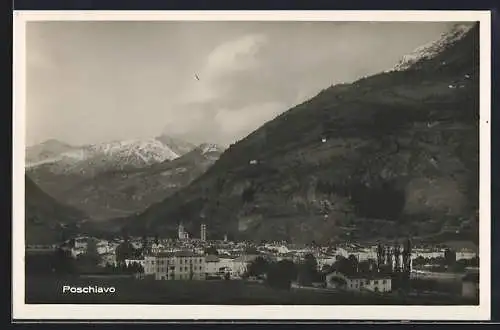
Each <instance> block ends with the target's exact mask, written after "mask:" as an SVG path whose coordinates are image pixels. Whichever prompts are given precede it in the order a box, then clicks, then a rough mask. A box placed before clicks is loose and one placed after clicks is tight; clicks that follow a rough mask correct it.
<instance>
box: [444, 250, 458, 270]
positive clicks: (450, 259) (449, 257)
mask: <svg viewBox="0 0 500 330" xmlns="http://www.w3.org/2000/svg"><path fill="white" fill-rule="evenodd" d="M456 258H457V253H456V252H455V251H453V250H451V249H446V250H445V251H444V260H445V263H446V266H453V265H454V264H455V262H456V260H457V259H456Z"/></svg>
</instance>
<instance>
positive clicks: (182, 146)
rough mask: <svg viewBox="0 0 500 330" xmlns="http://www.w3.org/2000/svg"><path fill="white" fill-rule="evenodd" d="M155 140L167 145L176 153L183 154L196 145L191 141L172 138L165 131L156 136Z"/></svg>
mask: <svg viewBox="0 0 500 330" xmlns="http://www.w3.org/2000/svg"><path fill="white" fill-rule="evenodd" d="M156 140H158V141H160V142H161V143H163V144H165V145H167V146H169V147H170V149H172V151H173V152H175V153H176V154H178V155H184V154H187V153H188V152H190V151H191V150H193V149H194V148H195V147H196V146H195V145H194V144H192V143H189V142H186V141H183V140H181V139H177V138H173V137H171V136H169V135H168V134H167V133H166V132H164V133H162V134H161V135H160V136H157V137H156Z"/></svg>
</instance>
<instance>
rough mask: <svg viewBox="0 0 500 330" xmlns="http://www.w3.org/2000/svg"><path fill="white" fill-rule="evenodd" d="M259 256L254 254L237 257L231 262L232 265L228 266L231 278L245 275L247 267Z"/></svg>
mask: <svg viewBox="0 0 500 330" xmlns="http://www.w3.org/2000/svg"><path fill="white" fill-rule="evenodd" d="M257 257H259V255H256V254H244V255H241V256H239V257H236V258H234V259H233V260H232V265H230V268H231V270H232V272H231V273H232V276H234V277H241V276H242V275H243V274H245V273H246V272H247V270H248V266H249V265H250V263H252V262H253V261H254V260H255V259H257Z"/></svg>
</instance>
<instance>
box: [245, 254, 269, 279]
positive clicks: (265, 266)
mask: <svg viewBox="0 0 500 330" xmlns="http://www.w3.org/2000/svg"><path fill="white" fill-rule="evenodd" d="M268 270H269V262H268V261H267V260H266V259H264V258H263V257H257V258H255V260H253V261H252V262H251V263H250V264H249V265H248V275H249V276H259V275H263V274H266V273H267V271H268Z"/></svg>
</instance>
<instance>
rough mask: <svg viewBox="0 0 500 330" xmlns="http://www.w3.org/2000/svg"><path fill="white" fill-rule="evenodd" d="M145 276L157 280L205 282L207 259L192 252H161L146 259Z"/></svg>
mask: <svg viewBox="0 0 500 330" xmlns="http://www.w3.org/2000/svg"><path fill="white" fill-rule="evenodd" d="M144 265H145V266H144V274H146V275H154V277H155V279H157V280H204V279H205V258H204V257H203V256H202V255H200V254H196V253H193V252H191V251H178V252H161V253H158V254H156V255H150V256H146V257H145V261H144Z"/></svg>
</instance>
